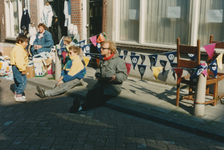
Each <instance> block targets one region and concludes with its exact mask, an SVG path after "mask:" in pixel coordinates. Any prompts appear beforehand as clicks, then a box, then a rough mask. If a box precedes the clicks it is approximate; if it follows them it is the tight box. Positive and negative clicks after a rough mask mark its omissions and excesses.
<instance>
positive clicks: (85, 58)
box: [83, 56, 90, 66]
mask: <svg viewBox="0 0 224 150" xmlns="http://www.w3.org/2000/svg"><path fill="white" fill-rule="evenodd" d="M83 60H84V62H85V66H88V65H89V61H90V57H87V56H84V57H83Z"/></svg>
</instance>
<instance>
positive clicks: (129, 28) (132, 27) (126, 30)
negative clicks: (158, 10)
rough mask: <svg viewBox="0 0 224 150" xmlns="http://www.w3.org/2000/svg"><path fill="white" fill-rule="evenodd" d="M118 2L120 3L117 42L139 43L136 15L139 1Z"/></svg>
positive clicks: (137, 18) (125, 0) (126, 0)
mask: <svg viewBox="0 0 224 150" xmlns="http://www.w3.org/2000/svg"><path fill="white" fill-rule="evenodd" d="M119 2H120V14H119V16H120V39H119V40H121V41H134V42H138V41H139V15H138V14H139V7H140V0H120V1H119ZM129 12H131V14H129ZM136 15H137V16H136ZM133 17H134V19H133Z"/></svg>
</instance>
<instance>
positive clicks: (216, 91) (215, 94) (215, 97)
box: [213, 82, 218, 106]
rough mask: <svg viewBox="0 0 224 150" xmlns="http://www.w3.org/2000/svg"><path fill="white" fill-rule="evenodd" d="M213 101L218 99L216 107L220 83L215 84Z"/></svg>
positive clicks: (214, 103) (215, 102)
mask: <svg viewBox="0 0 224 150" xmlns="http://www.w3.org/2000/svg"><path fill="white" fill-rule="evenodd" d="M213 99H216V100H215V101H214V102H213V106H215V105H217V99H218V82H216V83H215V84H214V92H213Z"/></svg>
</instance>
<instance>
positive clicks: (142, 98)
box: [27, 68, 224, 142]
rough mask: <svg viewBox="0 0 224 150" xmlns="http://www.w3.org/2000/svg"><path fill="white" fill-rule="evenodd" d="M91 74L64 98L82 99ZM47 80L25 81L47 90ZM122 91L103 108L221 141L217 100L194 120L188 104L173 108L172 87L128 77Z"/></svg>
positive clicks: (91, 81) (220, 112) (222, 131)
mask: <svg viewBox="0 0 224 150" xmlns="http://www.w3.org/2000/svg"><path fill="white" fill-rule="evenodd" d="M94 73H95V70H94V69H93V68H87V74H86V76H85V78H84V79H83V81H84V82H85V83H84V86H78V87H75V88H73V89H71V90H70V91H68V92H66V93H65V95H66V96H69V97H74V96H79V97H80V98H81V99H82V100H84V99H85V95H86V93H87V91H88V89H89V88H91V87H92V85H93V84H94V83H95V82H96V80H94ZM50 78H52V75H47V76H45V77H35V78H30V79H27V82H28V84H32V85H39V86H41V87H44V88H47V89H51V88H53V87H54V86H55V83H56V81H55V80H50ZM122 88H123V90H122V92H121V94H120V95H119V96H118V97H116V98H113V99H111V100H109V101H108V102H107V103H106V104H105V106H106V107H108V108H111V109H115V110H117V111H121V112H124V113H127V114H130V115H134V116H137V117H141V118H145V119H148V120H151V121H154V122H157V123H161V124H165V125H168V126H171V127H174V128H177V129H181V130H184V131H188V132H191V133H195V134H197V135H201V136H204V137H207V138H211V139H215V140H217V141H220V142H224V128H222V127H224V115H223V114H224V109H223V107H224V106H223V105H222V104H221V103H220V101H219V102H218V105H217V106H214V107H213V106H211V105H206V106H205V116H204V117H195V116H193V111H194V107H193V106H192V104H193V102H192V101H188V100H186V101H185V100H182V101H180V106H179V107H176V106H175V103H176V86H174V87H173V86H169V85H165V84H161V83H156V82H151V81H141V80H140V79H137V78H133V77H128V79H127V80H126V81H125V82H124V83H123V86H122ZM184 93H187V90H182V91H181V94H184Z"/></svg>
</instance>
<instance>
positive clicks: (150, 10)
mask: <svg viewBox="0 0 224 150" xmlns="http://www.w3.org/2000/svg"><path fill="white" fill-rule="evenodd" d="M190 2H191V0H181V1H180V0H159V1H158V0H157V1H155V0H147V2H146V5H145V7H146V8H145V10H146V15H145V42H147V43H158V44H175V43H176V39H177V38H178V37H179V38H180V39H181V43H182V44H190V42H189V41H190V40H189V38H190V31H191V30H190V28H191V26H190V25H191V24H190V20H191V3H190Z"/></svg>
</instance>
